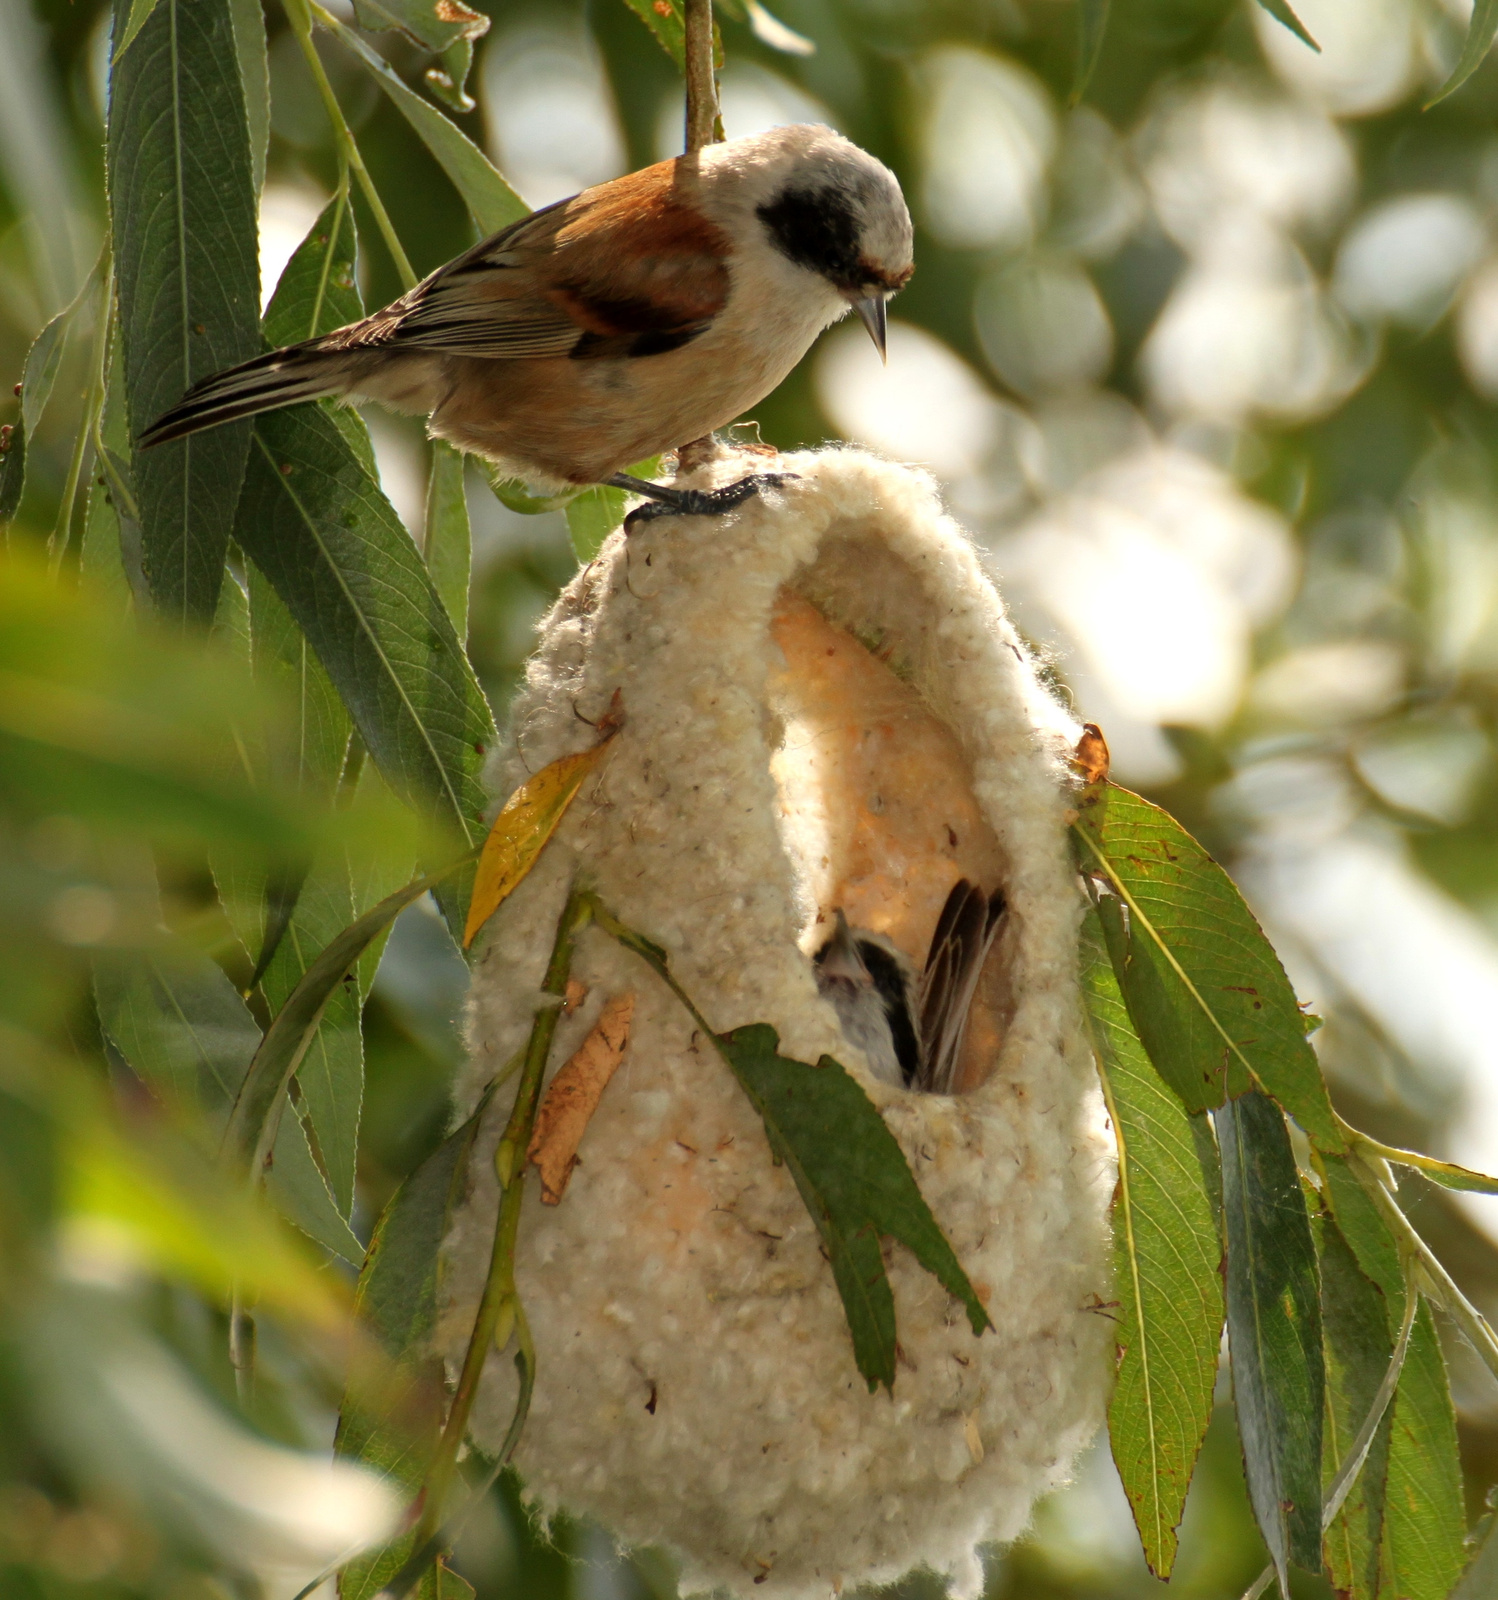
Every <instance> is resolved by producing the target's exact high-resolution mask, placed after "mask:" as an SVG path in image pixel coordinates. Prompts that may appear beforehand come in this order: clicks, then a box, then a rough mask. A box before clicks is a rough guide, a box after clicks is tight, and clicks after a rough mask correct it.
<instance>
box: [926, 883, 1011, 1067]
mask: <svg viewBox="0 0 1498 1600" xmlns="http://www.w3.org/2000/svg"><path fill="white" fill-rule="evenodd" d="M1003 914H1004V896H1003V894H1002V892H1000V891H999V890H997V889H996V890H995V891H994V892H993V894H992V895H986V894H984V892H983V891H982V890H981V889H979V888H977V887H976V886H975V885H974V884H972V883H969V882H968V880H967V879H966V878H963V879H960V880H959V881H958V882H957V883H955V884H954V885H953V886H952V892H951V893H950V894H949V895H948V896H947V902H946V904H945V905H944V906H943V907H942V910H941V916H940V917H938V918H937V920H936V932H935V933H934V934H933V935H932V936H931V953H930V954H929V955H928V956H927V958H926V970H925V972H924V973H923V974H922V977H921V992H920V1011H921V1030H920V1031H921V1067H920V1083H919V1085H918V1087H920V1088H922V1089H924V1090H926V1092H927V1093H928V1094H951V1093H952V1091H953V1087H954V1085H955V1083H956V1079H957V1067H958V1062H959V1058H960V1056H961V1054H962V1041H963V1039H964V1037H965V1036H966V1033H967V1019H968V1012H969V1011H970V1010H971V1009H972V1004H973V995H974V993H975V992H976V991H977V987H978V978H979V976H980V975H981V973H982V971H983V963H984V962H985V961H986V960H987V959H988V952H989V950H990V949H992V947H993V941H994V938H995V936H996V935H997V933H998V929H999V919H1000V918H1001V917H1002V916H1003Z"/></svg>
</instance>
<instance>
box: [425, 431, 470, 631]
mask: <svg viewBox="0 0 1498 1600" xmlns="http://www.w3.org/2000/svg"><path fill="white" fill-rule="evenodd" d="M466 477H467V464H466V462H465V459H464V456H463V453H462V451H461V450H455V449H453V447H452V446H451V445H450V444H446V443H444V441H442V440H441V439H436V440H434V441H433V443H432V466H431V472H430V475H429V476H428V478H427V501H426V524H425V533H424V537H423V554H424V555H425V556H426V561H427V571H428V572H429V573H431V575H432V584H433V586H434V587H435V588H436V590H437V593H438V594H440V595H441V596H442V603H443V605H445V606H446V607H447V614H448V616H450V617H451V618H452V623H453V628H454V629H455V631H456V632H457V635H458V638H459V640H466V639H467V637H468V576H469V569H470V567H471V566H472V564H473V550H472V536H471V533H470V530H469V526H468V491H467V489H466V488H465V479H466Z"/></svg>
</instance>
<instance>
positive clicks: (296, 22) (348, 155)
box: [285, 0, 417, 289]
mask: <svg viewBox="0 0 1498 1600" xmlns="http://www.w3.org/2000/svg"><path fill="white" fill-rule="evenodd" d="M285 9H286V20H287V21H288V22H289V23H290V24H291V31H292V32H293V33H294V34H295V35H296V39H297V43H298V44H299V45H300V46H301V49H302V54H303V56H304V57H306V61H307V66H308V69H309V70H310V71H311V73H312V78H313V81H314V82H315V83H316V84H317V92H318V94H319V95H321V96H322V103H323V108H324V110H326V112H327V113H328V121H329V122H331V123H332V124H333V136H334V138H335V139H336V140H337V143H338V148H339V150H340V152H341V153H342V155H343V157H344V159H345V160H346V161H347V162H348V164H349V167H350V169H351V170H352V171H353V174H354V176H355V177H356V178H357V179H358V180H359V187H360V189H362V190H363V191H364V198H365V199H366V200H367V201H368V202H369V209H370V210H371V211H372V212H374V219H375V224H376V226H377V227H378V228H379V230H380V237H381V238H382V239H383V240H384V241H385V248H386V249H387V250H388V251H389V252H390V258H391V260H392V261H394V262H395V270H396V271H397V272H398V273H399V274H400V280H401V287H402V288H404V289H414V288H415V287H416V281H417V280H416V273H415V271H414V270H413V268H412V266H411V263H410V261H409V260H408V259H407V256H406V252H405V250H404V249H403V248H402V246H401V242H400V238H399V236H398V235H397V233H396V231H395V224H394V223H392V222H391V220H390V213H389V212H388V211H386V209H385V202H384V201H383V200H381V199H380V192H379V190H378V189H376V188H375V186H374V179H373V178H371V177H370V175H369V168H368V167H366V166H365V165H364V157H363V156H361V155H360V154H359V146H358V143H357V142H356V141H355V139H354V134H353V129H351V128H350V127H349V125H348V122H347V120H346V119H345V117H344V115H343V107H342V106H340V105H339V104H338V96H337V95H336V94H334V92H333V85H332V84H331V83H329V81H328V74H327V72H326V71H325V70H324V69H323V64H322V57H321V56H320V55H318V53H317V45H316V44H315V42H314V41H313V38H312V18H313V16H314V15H315V16H316V17H317V18H318V20H319V21H324V20H325V19H328V14H327V12H325V11H324V10H323V8H322V7H321V6H320V5H318V4H316V0H311V3H310V4H309V0H286V8H285Z"/></svg>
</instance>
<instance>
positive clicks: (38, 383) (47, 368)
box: [21, 279, 92, 436]
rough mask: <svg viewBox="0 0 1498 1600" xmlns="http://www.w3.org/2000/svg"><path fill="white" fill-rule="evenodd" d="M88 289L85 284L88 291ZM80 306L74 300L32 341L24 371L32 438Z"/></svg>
mask: <svg viewBox="0 0 1498 1600" xmlns="http://www.w3.org/2000/svg"><path fill="white" fill-rule="evenodd" d="M90 282H92V279H90ZM87 288H88V285H87V284H85V285H84V289H85V290H86V289H87ZM77 304H78V302H77V300H74V301H73V303H72V305H69V306H65V307H64V308H63V309H62V310H61V311H59V312H58V313H57V315H56V316H55V317H53V318H52V320H51V321H50V322H49V323H48V324H47V326H46V327H45V328H43V329H42V331H41V332H40V333H39V334H37V336H36V338H35V339H33V340H32V341H31V348H30V349H29V350H28V351H27V352H26V365H25V367H24V368H22V371H21V422H22V424H23V425H24V430H25V432H26V434H27V435H28V436H32V435H34V434H35V433H36V425H37V423H39V422H40V421H41V420H42V413H43V412H44V411H45V410H46V409H47V402H48V400H50V399H51V398H52V389H53V386H54V385H55V384H56V382H57V369H58V368H59V367H60V366H61V365H62V353H63V350H64V349H65V348H66V346H67V342H68V340H67V335H68V323H69V321H70V319H71V318H72V314H73V311H74V309H75V308H76V306H77Z"/></svg>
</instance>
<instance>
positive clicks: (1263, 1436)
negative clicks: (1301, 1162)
mask: <svg viewBox="0 0 1498 1600" xmlns="http://www.w3.org/2000/svg"><path fill="white" fill-rule="evenodd" d="M1216 1122H1217V1138H1218V1143H1219V1145H1220V1147H1221V1150H1222V1209H1223V1218H1224V1221H1225V1223H1226V1225H1227V1242H1228V1250H1227V1312H1228V1316H1227V1321H1228V1347H1229V1351H1230V1353H1231V1356H1232V1363H1233V1399H1234V1403H1235V1405H1236V1408H1237V1413H1238V1436H1239V1438H1240V1440H1241V1441H1242V1445H1243V1460H1244V1469H1245V1473H1246V1475H1247V1478H1248V1492H1249V1499H1250V1500H1251V1501H1252V1503H1253V1508H1254V1516H1255V1518H1256V1519H1257V1521H1258V1524H1259V1529H1260V1531H1261V1532H1262V1533H1263V1535H1264V1542H1265V1543H1266V1544H1267V1545H1268V1547H1269V1554H1270V1557H1271V1559H1272V1560H1273V1562H1274V1566H1275V1570H1276V1572H1277V1573H1278V1574H1279V1579H1280V1587H1281V1589H1282V1591H1284V1592H1285V1593H1288V1589H1287V1588H1286V1585H1287V1583H1288V1574H1287V1571H1286V1567H1287V1563H1288V1562H1291V1561H1293V1562H1295V1563H1296V1565H1298V1566H1301V1567H1304V1568H1305V1569H1306V1570H1307V1571H1308V1572H1319V1571H1320V1570H1321V1434H1322V1410H1323V1406H1324V1404H1325V1389H1326V1382H1325V1368H1324V1365H1323V1358H1322V1350H1321V1306H1320V1298H1321V1297H1320V1287H1319V1284H1318V1281H1317V1273H1316V1247H1315V1244H1314V1242H1313V1240H1312V1238H1311V1224H1310V1219H1309V1217H1308V1216H1307V1215H1306V1203H1305V1196H1304V1194H1303V1193H1302V1191H1301V1187H1300V1177H1299V1175H1298V1173H1297V1172H1296V1168H1295V1153H1294V1151H1293V1150H1292V1149H1291V1147H1290V1134H1289V1130H1288V1129H1287V1128H1286V1126H1285V1119H1284V1116H1283V1115H1282V1114H1281V1112H1280V1110H1279V1108H1278V1107H1277V1106H1276V1105H1275V1104H1274V1102H1273V1101H1272V1100H1269V1099H1267V1098H1266V1097H1265V1096H1263V1095H1260V1094H1246V1095H1244V1096H1243V1097H1242V1098H1241V1099H1239V1100H1233V1101H1229V1102H1228V1104H1227V1105H1225V1106H1223V1107H1222V1109H1221V1110H1220V1111H1218V1113H1217V1117H1216Z"/></svg>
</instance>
